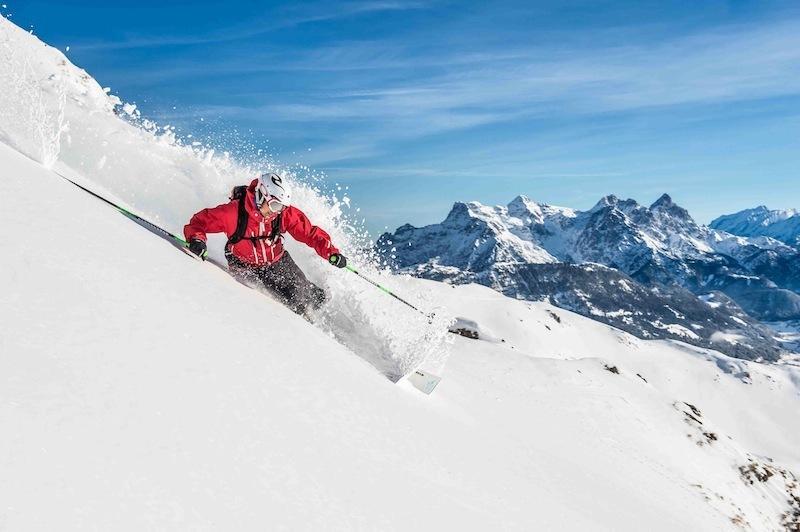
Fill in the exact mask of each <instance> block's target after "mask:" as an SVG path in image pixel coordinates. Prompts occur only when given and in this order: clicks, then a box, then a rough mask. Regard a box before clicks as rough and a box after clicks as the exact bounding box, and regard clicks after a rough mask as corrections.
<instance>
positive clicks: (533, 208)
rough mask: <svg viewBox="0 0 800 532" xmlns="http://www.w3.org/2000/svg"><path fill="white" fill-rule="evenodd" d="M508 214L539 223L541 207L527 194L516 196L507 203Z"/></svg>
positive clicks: (541, 219)
mask: <svg viewBox="0 0 800 532" xmlns="http://www.w3.org/2000/svg"><path fill="white" fill-rule="evenodd" d="M507 208H508V214H509V215H510V216H513V217H515V218H520V219H522V220H524V221H528V220H530V221H533V222H537V223H541V222H542V221H543V217H542V207H541V205H539V204H538V203H536V202H535V201H533V200H532V199H530V198H528V197H527V196H517V197H516V198H514V199H513V200H511V203H509V204H508V207H507Z"/></svg>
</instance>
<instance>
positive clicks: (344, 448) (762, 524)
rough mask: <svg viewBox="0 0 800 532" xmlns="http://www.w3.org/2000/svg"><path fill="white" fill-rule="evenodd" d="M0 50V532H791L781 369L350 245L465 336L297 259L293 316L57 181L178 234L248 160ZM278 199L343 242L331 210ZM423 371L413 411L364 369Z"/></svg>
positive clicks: (73, 74) (10, 43) (28, 48)
mask: <svg viewBox="0 0 800 532" xmlns="http://www.w3.org/2000/svg"><path fill="white" fill-rule="evenodd" d="M0 54H3V55H1V56H0V60H2V62H3V63H2V64H3V66H4V67H6V68H3V69H0V225H2V227H3V229H4V231H3V237H2V239H0V245H2V248H3V249H4V250H5V251H6V254H5V255H4V257H5V259H4V260H3V261H2V266H0V294H2V301H3V305H0V435H1V436H2V437H0V500H2V504H0V529H3V530H6V529H8V530H15V531H16V530H20V531H27V530H65V531H69V530H87V529H96V530H121V531H126V530H131V531H140V530H153V529H158V530H187V529H188V530H263V529H271V530H272V529H274V530H412V529H413V530H423V531H425V530H443V529H444V530H449V529H457V530H535V529H542V530H568V531H569V530H600V531H603V530H608V531H610V530H615V531H628V530H630V531H639V530H642V528H643V526H644V527H645V528H647V529H648V530H654V531H661V530H663V531H672V530H729V529H734V530H755V531H772V530H794V529H796V528H797V526H798V524H799V523H800V508H798V503H797V501H798V497H800V493H798V487H797V477H796V473H795V472H797V471H800V452H799V451H798V447H797V441H798V440H800V425H798V424H797V422H796V421H797V415H796V414H797V412H798V410H799V409H800V365H798V364H800V362H798V361H797V360H796V359H795V358H791V357H787V358H785V359H783V360H782V361H781V362H780V363H776V364H761V363H755V362H751V361H743V360H738V359H733V358H730V357H728V356H726V355H724V354H721V353H719V352H717V351H713V350H708V349H702V348H696V347H692V346H690V345H688V344H686V343H683V342H677V341H643V340H639V339H637V338H635V337H633V336H631V335H629V334H627V333H625V332H623V331H620V330H618V329H614V328H612V327H608V326H606V325H602V324H598V323H597V322H595V321H593V320H589V319H586V318H583V317H581V316H578V315H576V314H574V313H572V312H568V311H564V310H561V309H559V308H557V307H554V306H552V305H550V304H548V303H545V302H535V303H531V302H524V301H515V300H513V299H510V298H507V297H504V296H502V295H501V294H498V293H497V292H495V291H492V290H489V289H487V288H485V287H481V286H477V285H470V286H458V287H453V286H449V285H446V284H444V283H438V282H433V281H428V280H422V279H415V278H410V277H405V276H396V275H391V274H388V273H386V272H382V271H379V270H378V269H375V268H372V267H371V266H370V264H369V263H368V257H360V256H359V255H357V254H356V253H353V254H352V256H353V258H354V262H355V263H356V264H358V265H359V266H363V267H364V268H362V269H363V271H365V272H367V273H369V274H370V275H375V276H376V277H377V278H378V279H380V281H381V282H382V283H383V284H385V285H387V286H389V287H390V288H391V289H393V290H396V291H398V292H399V293H402V294H403V295H404V296H405V297H407V298H408V299H410V300H411V301H412V302H413V303H414V304H416V305H419V306H420V307H421V308H426V309H433V308H434V307H435V309H436V311H437V315H443V316H452V315H455V314H456V313H457V314H459V315H462V316H464V317H465V318H468V320H462V321H461V322H460V323H462V324H467V323H469V321H471V322H473V323H471V324H470V325H469V327H471V328H472V331H473V332H475V333H477V336H478V340H472V339H468V338H465V337H461V336H455V335H450V334H447V333H444V332H442V330H441V325H442V324H441V323H440V322H434V323H431V324H429V323H428V320H427V319H424V318H423V319H419V318H418V317H417V316H416V315H415V314H414V313H411V312H409V313H404V312H405V311H406V310H407V309H406V308H405V307H402V306H398V304H397V303H396V301H394V300H393V299H392V298H389V297H386V295H385V294H383V293H381V292H380V291H378V290H375V289H374V288H372V287H370V286H369V285H367V284H366V283H364V282H362V281H361V280H360V279H358V278H357V277H355V276H353V275H350V274H348V272H345V271H341V270H337V269H333V268H330V267H329V266H327V265H325V264H324V263H322V261H319V260H318V259H314V257H312V256H311V255H304V254H303V250H302V249H299V248H297V249H294V250H293V251H294V252H295V257H296V258H297V260H298V261H300V262H302V264H303V267H304V269H306V270H307V271H308V272H309V273H310V275H312V276H313V277H314V278H315V280H317V281H318V282H320V283H321V284H323V285H324V286H325V288H326V289H327V290H328V291H329V293H330V294H331V297H332V303H333V304H332V305H330V306H329V307H328V308H329V310H328V312H327V315H322V316H320V321H319V322H318V323H317V324H316V325H312V324H310V323H308V322H306V321H305V320H304V319H302V318H300V317H298V316H296V315H295V314H293V313H292V312H290V311H289V310H287V309H286V308H285V307H284V306H283V305H281V304H279V303H277V302H275V301H273V300H272V299H270V298H269V297H266V296H265V295H264V294H261V293H260V292H257V291H254V290H251V289H249V288H247V287H245V286H243V285H241V284H238V283H236V282H234V281H233V280H232V279H231V278H230V277H229V276H228V275H227V273H226V272H224V271H222V270H221V269H220V268H217V267H216V266H214V265H213V264H210V263H200V262H197V261H194V260H191V259H189V258H188V257H186V256H185V255H184V254H183V253H181V252H180V251H177V250H176V249H175V247H174V246H173V245H171V244H170V243H169V242H167V241H165V240H163V239H162V238H160V237H158V236H156V235H154V234H153V233H151V232H149V231H147V230H145V229H144V228H142V227H140V226H139V225H137V224H135V223H133V222H132V221H131V220H130V219H129V218H127V217H125V216H122V215H120V213H119V212H117V211H116V210H114V209H112V208H109V206H108V205H106V204H105V203H103V202H101V201H98V200H97V199H96V198H94V197H92V196H90V195H88V194H86V193H85V192H83V191H81V190H80V189H78V188H77V187H75V186H73V185H72V184H70V183H68V182H67V181H65V180H64V179H62V177H61V176H60V175H59V174H61V175H68V176H70V177H72V178H75V179H79V180H80V181H81V183H83V184H85V185H86V186H88V187H90V188H91V189H92V190H95V191H98V192H102V193H103V194H104V195H107V196H108V197H110V198H112V199H114V200H116V201H120V202H121V203H123V204H124V205H125V206H126V207H129V208H131V209H133V210H134V211H136V212H139V213H141V214H145V215H147V217H148V218H151V219H153V220H154V221H158V222H159V223H161V224H162V225H164V226H165V227H167V228H168V229H170V230H173V231H176V230H179V228H180V225H181V224H182V223H183V222H185V219H186V217H187V216H188V215H189V214H191V213H192V212H193V211H194V210H196V209H197V207H198V205H203V204H205V203H207V202H209V201H213V200H215V199H218V198H219V197H220V196H222V197H224V194H225V193H226V192H227V188H228V187H229V185H230V184H232V183H238V182H241V180H242V179H243V178H244V177H245V176H246V175H247V174H248V171H249V170H248V169H247V167H246V166H243V165H241V164H239V163H237V162H236V161H233V160H231V159H230V158H227V157H225V156H224V155H222V156H218V155H216V154H215V153H211V152H210V150H208V149H201V148H194V147H190V146H185V145H182V144H181V143H180V142H179V141H177V139H175V137H174V136H171V135H170V134H169V133H168V132H165V131H164V128H161V129H158V130H155V129H150V128H148V129H146V130H144V129H141V128H137V127H134V126H133V125H131V124H130V123H128V121H126V120H123V119H121V118H120V117H119V116H116V115H115V113H114V112H113V109H114V108H115V102H114V101H113V99H112V98H111V97H109V96H108V95H107V94H106V93H105V91H103V90H102V89H101V87H100V85H98V84H97V83H96V82H95V81H94V80H93V79H92V78H91V77H90V76H89V75H88V74H86V73H85V72H82V71H80V70H79V69H77V68H75V67H74V66H73V65H71V64H70V63H69V61H67V60H66V58H64V56H63V55H62V54H60V53H59V52H58V51H56V50H54V49H52V48H49V47H47V46H45V45H44V44H43V43H41V42H40V41H39V40H38V39H36V38H35V37H34V36H32V35H30V34H28V32H26V31H23V30H22V29H20V28H18V27H16V26H13V25H12V24H11V23H9V22H8V21H7V20H5V19H3V18H2V17H0ZM8 95H13V97H8ZM20 102H23V103H25V102H27V103H25V105H27V104H28V103H30V104H31V105H32V107H21V104H20ZM119 107H120V106H118V105H117V106H116V108H117V109H118V110H119ZM129 109H130V107H129ZM298 187H299V191H300V193H299V195H298V199H297V202H298V203H299V204H302V205H303V207H305V208H306V210H307V211H308V212H309V213H310V214H311V216H312V218H314V219H315V220H319V221H320V222H321V223H324V224H327V227H329V228H331V229H332V231H335V235H334V237H335V238H337V239H338V241H339V242H342V243H343V245H345V246H348V248H347V249H348V250H349V249H353V250H355V249H357V246H358V244H359V240H358V237H357V235H352V234H351V233H350V232H349V231H350V230H349V229H346V228H345V224H340V223H337V221H339V220H340V219H341V218H340V216H341V211H342V208H343V207H342V204H341V202H335V201H331V200H330V198H325V197H323V196H322V195H321V194H319V193H316V192H314V191H313V189H312V188H304V187H302V186H301V184H300V183H298ZM42 190H46V191H47V193H41V191H42ZM32 191H34V192H38V193H34V192H32ZM32 203H35V209H32ZM45 237H46V238H45ZM221 244H222V242H221V241H220V239H216V240H213V239H212V241H211V246H210V247H211V249H212V250H213V251H214V253H216V254H217V258H219V249H220V248H221ZM320 263H322V264H320ZM715 304H716V303H715ZM451 348H452V349H451ZM451 351H452V355H451V356H450V357H449V358H447V354H448V353H450V352H451ZM419 355H422V358H421V359H420V358H418V356H419ZM419 362H424V363H426V364H435V365H438V368H437V369H439V370H443V372H444V373H443V375H444V380H443V382H442V383H441V384H440V386H439V387H438V388H437V390H436V392H435V393H434V395H431V396H425V395H422V394H420V393H419V392H418V391H417V390H415V389H413V388H412V387H411V386H410V385H409V384H408V383H407V382H405V381H401V382H400V383H399V384H394V383H392V382H390V381H389V380H388V379H386V378H384V376H383V375H382V373H386V372H387V370H392V369H393V368H396V367H397V365H398V364H399V365H400V366H401V367H402V366H404V365H408V364H416V363H419ZM445 362H446V365H445Z"/></svg>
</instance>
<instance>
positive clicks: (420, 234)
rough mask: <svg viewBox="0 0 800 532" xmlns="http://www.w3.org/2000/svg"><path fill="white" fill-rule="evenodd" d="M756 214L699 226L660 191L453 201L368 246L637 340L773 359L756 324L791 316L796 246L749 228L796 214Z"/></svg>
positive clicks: (401, 265) (798, 285)
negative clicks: (576, 198)
mask: <svg viewBox="0 0 800 532" xmlns="http://www.w3.org/2000/svg"><path fill="white" fill-rule="evenodd" d="M754 211H758V209H755V210H754ZM754 211H745V212H744V213H739V214H737V215H731V216H730V217H723V218H720V219H718V220H716V221H715V222H714V224H713V226H705V225H702V224H698V223H697V222H696V221H695V220H694V219H693V218H692V217H691V216H690V215H689V213H688V212H687V211H686V209H684V208H682V207H681V206H679V205H677V204H676V203H675V202H673V200H672V198H671V197H670V196H669V195H667V194H664V195H662V196H661V197H660V198H659V199H658V200H657V201H655V202H654V203H653V204H652V205H650V206H649V207H648V206H644V205H641V204H639V203H638V202H636V201H635V200H632V199H625V200H623V199H620V198H618V197H616V196H614V195H610V196H606V197H604V198H602V199H601V200H600V201H599V202H597V204H596V205H595V206H594V207H592V208H591V209H589V210H587V211H578V210H574V209H569V208H565V207H556V206H552V205H546V204H542V203H537V202H535V201H532V200H531V199H529V198H527V197H525V196H518V197H517V198H515V199H514V200H513V201H511V203H509V204H508V205H506V206H494V207H490V206H485V205H482V204H480V203H477V202H470V203H461V202H458V203H455V204H454V206H453V208H452V210H451V211H450V213H449V214H448V216H447V218H446V219H445V220H444V221H443V222H442V223H440V224H433V225H429V226H425V227H420V228H417V227H413V226H411V225H409V224H406V225H403V226H401V227H400V228H398V229H397V230H396V231H395V233H394V234H389V233H385V234H383V235H382V236H381V237H380V238H379V240H378V243H377V248H378V250H379V253H381V255H382V256H383V257H385V258H386V259H388V260H389V262H390V263H391V264H392V265H393V266H394V267H395V268H396V269H398V270H400V271H403V272H406V273H410V274H412V275H415V276H419V277H424V278H429V279H436V280H446V281H448V282H452V283H457V284H461V283H469V282H475V283H479V284H483V285H486V286H490V287H492V288H494V289H496V290H498V291H500V292H502V293H504V294H506V295H509V296H512V297H515V298H519V299H528V300H539V299H549V300H550V301H551V302H553V303H555V304H557V305H559V306H561V307H563V308H567V309H569V310H573V311H576V312H579V313H581V314H584V315H586V316H590V317H593V318H595V319H598V320H600V321H604V322H606V323H609V324H611V325H614V326H616V327H620V328H622V329H624V330H627V331H629V332H632V333H633V334H636V335H637V336H640V337H643V338H677V339H682V340H684V341H686V342H688V343H692V344H695V345H700V346H703V347H714V348H715V349H719V350H721V351H723V352H725V353H727V354H730V355H733V356H737V357H741V358H748V359H765V360H776V359H777V358H779V357H780V355H781V351H782V347H781V344H780V343H779V342H778V341H777V340H776V339H775V335H774V334H773V332H772V331H771V330H770V329H769V328H767V327H765V326H763V324H762V323H761V322H764V321H778V320H794V319H800V294H798V291H800V251H799V250H798V248H797V247H794V246H792V245H790V244H789V243H787V242H791V241H792V239H791V238H790V235H789V234H788V232H786V233H785V234H784V233H781V234H782V235H784V236H785V237H786V238H783V239H781V240H779V239H777V238H775V237H773V236H770V235H767V234H756V233H757V232H758V231H757V229H758V228H762V227H763V228H765V230H766V229H768V228H770V227H773V228H774V227H776V226H780V227H779V229H780V228H783V229H784V230H785V226H783V225H781V224H786V223H788V222H790V221H791V220H800V218H798V217H797V216H796V213H793V211H783V212H782V213H779V214H776V213H775V211H768V210H766V211H765V212H764V213H762V216H760V217H758V216H754V215H752V212H754ZM747 213H751V214H747ZM748 220H750V222H749V223H748ZM726 229H727V230H726ZM734 232H738V233H748V232H749V233H752V234H746V235H745V236H742V235H741V234H734ZM762 232H765V231H762ZM776 234H777V233H776Z"/></svg>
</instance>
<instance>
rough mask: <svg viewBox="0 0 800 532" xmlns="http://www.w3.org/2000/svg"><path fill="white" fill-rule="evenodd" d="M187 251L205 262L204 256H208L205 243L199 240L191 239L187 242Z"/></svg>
mask: <svg viewBox="0 0 800 532" xmlns="http://www.w3.org/2000/svg"><path fill="white" fill-rule="evenodd" d="M189 251H191V252H192V253H194V254H195V255H197V256H198V257H200V258H201V259H203V260H206V255H207V254H208V248H207V247H206V243H205V242H203V241H202V240H200V239H199V238H193V239H192V240H191V241H190V242H189Z"/></svg>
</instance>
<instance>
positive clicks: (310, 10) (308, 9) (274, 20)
mask: <svg viewBox="0 0 800 532" xmlns="http://www.w3.org/2000/svg"><path fill="white" fill-rule="evenodd" d="M429 6H430V4H425V3H422V2H411V1H388V0H387V1H380V0H371V1H353V2H311V3H306V4H299V5H296V6H292V7H291V8H289V9H286V10H284V11H283V12H282V13H279V14H278V15H277V16H276V15H275V14H273V13H270V14H269V15H264V16H261V17H257V18H256V19H254V20H249V21H247V22H246V23H243V24H236V25H233V26H229V27H225V28H222V29H220V30H217V31H214V32H211V33H207V34H204V35H193V34H186V35H166V36H164V35H135V34H134V35H129V36H128V37H126V38H124V39H120V40H115V41H108V40H102V41H85V42H74V43H73V44H72V48H73V49H74V50H75V51H90V50H95V51H111V50H121V49H132V48H155V47H162V46H192V45H204V44H214V43H224V42H231V41H238V40H244V39H250V38H253V37H258V36H260V35H265V34H267V33H270V32H274V31H276V30H281V29H287V28H292V27H296V26H300V25H303V24H309V23H314V22H325V21H333V20H337V19H346V18H350V17H356V16H359V15H366V14H373V13H380V12H392V11H406V10H415V9H425V8H427V7H429Z"/></svg>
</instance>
